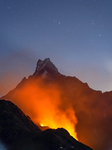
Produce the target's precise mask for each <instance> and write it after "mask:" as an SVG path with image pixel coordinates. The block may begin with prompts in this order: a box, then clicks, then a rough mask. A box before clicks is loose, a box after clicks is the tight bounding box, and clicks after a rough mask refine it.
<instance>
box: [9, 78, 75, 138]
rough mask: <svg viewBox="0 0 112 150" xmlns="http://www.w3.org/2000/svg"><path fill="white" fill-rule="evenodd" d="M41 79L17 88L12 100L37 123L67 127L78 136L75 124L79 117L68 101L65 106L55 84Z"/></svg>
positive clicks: (73, 134)
mask: <svg viewBox="0 0 112 150" xmlns="http://www.w3.org/2000/svg"><path fill="white" fill-rule="evenodd" d="M41 83H42V81H41V80H36V82H34V81H29V82H28V83H26V84H24V85H22V87H20V88H19V89H17V91H16V94H15V95H14V96H13V97H12V98H11V101H12V102H14V103H15V104H16V105H18V106H19V107H20V108H21V109H22V110H23V112H25V114H26V115H28V116H29V117H30V118H31V119H32V120H33V122H34V123H35V124H39V125H41V126H48V127H49V128H53V129H56V128H65V129H66V130H67V131H68V132H69V133H70V135H71V136H73V137H74V138H75V139H77V140H78V138H77V133H76V131H75V126H76V124H77V118H76V116H75V112H74V110H73V108H72V106H70V104H69V103H68V104H67V105H66V106H67V107H66V108H65V106H63V104H62V102H61V92H60V91H59V90H58V89H57V87H56V86H55V85H49V86H48V85H47V86H45V85H43V84H41Z"/></svg>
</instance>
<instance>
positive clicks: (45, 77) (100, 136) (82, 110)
mask: <svg viewBox="0 0 112 150" xmlns="http://www.w3.org/2000/svg"><path fill="white" fill-rule="evenodd" d="M26 87H28V89H27V88H26ZM37 87H38V88H37ZM39 89H41V90H39ZM54 89H55V92H54ZM23 91H24V92H23ZM49 91H51V92H49ZM52 93H53V94H52ZM55 93H58V96H57V95H55ZM34 95H35V96H34ZM44 95H45V96H48V95H52V97H53V99H52V102H51V100H50V102H51V103H52V104H53V103H54V101H55V99H57V97H59V100H60V102H59V104H58V105H59V106H57V107H58V108H59V109H60V111H61V113H63V112H66V111H67V110H68V109H69V108H72V111H73V112H74V117H76V118H77V121H78V123H77V121H76V122H74V120H73V122H74V124H75V125H74V126H76V129H75V130H76V131H77V135H78V139H79V141H81V142H82V143H84V144H86V145H89V146H90V147H92V148H93V149H95V150H105V149H106V150H108V149H110V148H112V144H111V143H112V111H111V110H112V91H111V92H105V93H102V92H101V91H95V90H93V89H91V88H90V87H89V86H88V84H87V83H83V82H81V81H80V80H79V79H77V78H76V77H70V76H65V75H62V74H61V73H59V72H58V69H57V68H56V67H55V66H54V64H53V63H52V62H51V61H50V59H49V58H47V59H45V60H43V61H42V60H39V61H38V62H37V66H36V70H35V72H34V74H33V75H31V76H29V78H28V79H26V78H24V79H23V80H22V81H21V82H20V83H19V84H18V85H17V87H16V88H15V89H13V90H12V91H10V92H9V93H8V94H7V95H5V96H4V97H2V98H4V99H7V100H8V99H9V100H10V101H12V102H14V103H15V104H17V105H18V106H19V107H20V108H21V109H22V110H23V111H24V112H25V114H28V115H29V116H30V117H31V118H32V119H33V117H34V114H35V112H36V110H35V107H34V106H33V105H32V103H33V100H32V99H35V102H34V104H36V106H37V105H40V103H39V102H40V99H43V98H45V96H44ZM43 96H44V97H43ZM49 97H50V96H49ZM49 97H48V98H49ZM55 97H56V98H55ZM25 98H29V101H31V102H29V101H26V99H25ZM36 101H37V102H38V103H36ZM20 102H21V103H20ZM25 102H26V103H29V106H30V107H29V106H28V107H27V106H26V103H25ZM41 104H42V108H43V105H44V104H45V101H44V103H41ZM56 104H57V102H56ZM46 105H47V104H46ZM40 106H41V105H40ZM26 107H27V109H26ZM47 107H48V106H47ZM31 108H32V109H33V110H34V111H32V113H31V114H30V113H29V111H28V109H31ZM51 108H52V107H51ZM51 108H48V109H50V110H52V109H51ZM44 109H45V108H44ZM44 109H43V110H44ZM67 115H68V114H67ZM69 117H70V115H69ZM34 120H35V118H34ZM70 120H72V118H70Z"/></svg>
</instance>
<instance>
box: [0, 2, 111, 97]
mask: <svg viewBox="0 0 112 150" xmlns="http://www.w3.org/2000/svg"><path fill="white" fill-rule="evenodd" d="M111 26H112V0H0V95H3V94H4V93H7V92H8V91H9V90H10V89H12V88H14V87H15V86H16V85H17V83H19V82H20V81H21V79H22V78H23V77H24V76H26V77H28V76H29V75H31V74H33V72H34V70H35V67H36V62H37V60H38V59H45V58H47V57H49V58H50V59H51V61H52V62H53V63H54V64H55V65H56V67H57V68H58V69H59V72H60V73H62V74H65V75H71V76H76V77H77V78H79V79H80V80H81V81H83V82H87V83H88V84H89V86H90V87H91V88H93V89H96V90H102V91H108V90H112V27H111Z"/></svg>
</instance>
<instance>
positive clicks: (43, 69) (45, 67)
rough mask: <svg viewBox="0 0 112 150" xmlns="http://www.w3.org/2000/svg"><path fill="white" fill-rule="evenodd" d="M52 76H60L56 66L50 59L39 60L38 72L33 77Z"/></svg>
mask: <svg viewBox="0 0 112 150" xmlns="http://www.w3.org/2000/svg"><path fill="white" fill-rule="evenodd" d="M47 73H48V74H51V75H56V74H59V72H58V69H57V68H56V67H55V65H54V64H53V63H52V62H51V61H50V58H46V59H44V60H41V59H39V60H38V62H37V66H36V70H35V72H34V74H33V76H37V75H40V74H44V75H45V74H47Z"/></svg>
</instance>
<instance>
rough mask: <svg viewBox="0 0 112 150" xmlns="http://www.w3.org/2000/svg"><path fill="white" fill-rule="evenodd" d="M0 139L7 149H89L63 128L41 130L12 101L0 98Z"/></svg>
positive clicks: (89, 149)
mask: <svg viewBox="0 0 112 150" xmlns="http://www.w3.org/2000/svg"><path fill="white" fill-rule="evenodd" d="M0 140H1V141H2V143H4V145H5V146H6V147H7V149H9V150H15V149H16V150H37V149H38V150H59V149H64V148H66V149H73V150H91V148H89V147H88V146H85V145H84V144H82V143H80V142H78V141H76V140H75V139H74V138H73V137H71V136H70V135H69V133H68V132H67V131H66V130H65V129H62V128H60V129H57V130H53V129H47V130H45V131H41V130H40V129H39V128H38V126H36V125H35V124H34V123H33V122H32V121H31V120H30V118H29V117H28V116H25V114H24V113H23V112H22V111H21V110H20V109H19V108H18V107H17V106H16V105H14V104H13V103H12V102H10V101H5V100H0Z"/></svg>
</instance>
